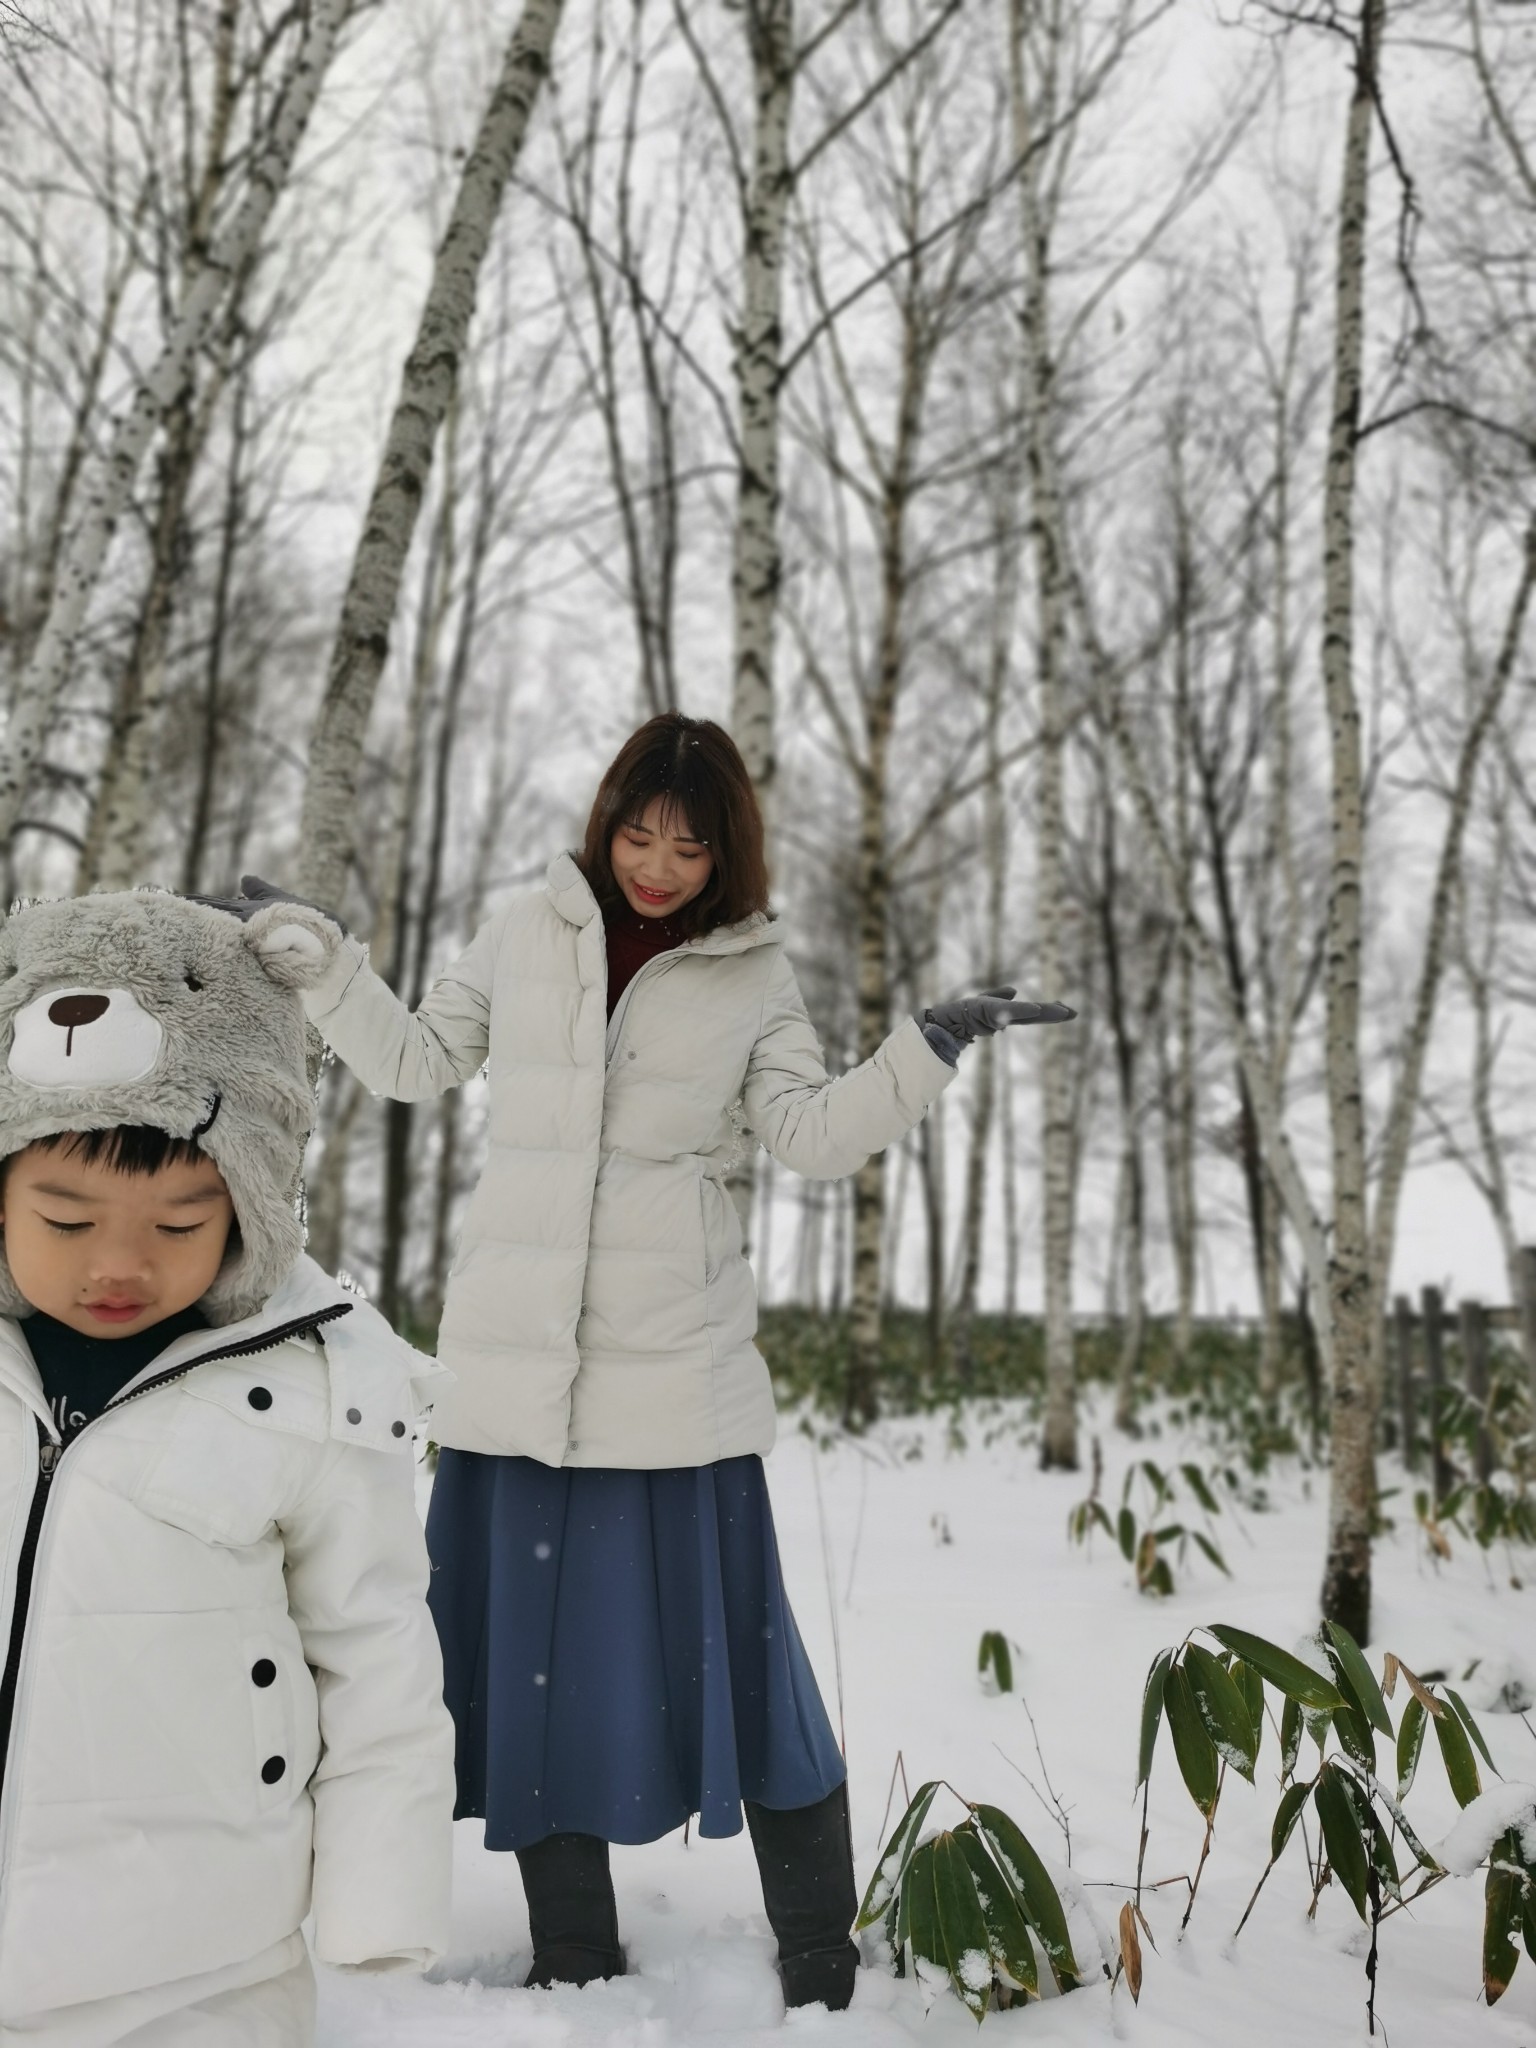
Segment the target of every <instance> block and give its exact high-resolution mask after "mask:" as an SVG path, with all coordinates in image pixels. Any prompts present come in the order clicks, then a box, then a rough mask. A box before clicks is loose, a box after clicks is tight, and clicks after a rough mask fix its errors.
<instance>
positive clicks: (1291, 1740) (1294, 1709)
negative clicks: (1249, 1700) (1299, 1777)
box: [1280, 1699, 1301, 1778]
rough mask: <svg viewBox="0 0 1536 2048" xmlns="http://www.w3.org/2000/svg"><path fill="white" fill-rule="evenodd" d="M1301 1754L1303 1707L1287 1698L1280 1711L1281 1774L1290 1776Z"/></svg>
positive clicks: (1286, 1776) (1284, 1776) (1285, 1776)
mask: <svg viewBox="0 0 1536 2048" xmlns="http://www.w3.org/2000/svg"><path fill="white" fill-rule="evenodd" d="M1300 1755H1301V1708H1300V1707H1299V1706H1298V1705H1297V1703H1296V1701H1295V1700H1293V1699H1287V1701H1286V1703H1285V1705H1284V1707H1283V1708H1282V1709H1281V1712H1280V1775H1281V1776H1282V1777H1283V1778H1288V1777H1289V1776H1290V1775H1291V1773H1292V1771H1294V1770H1295V1768H1296V1759H1297V1757H1299V1756H1300Z"/></svg>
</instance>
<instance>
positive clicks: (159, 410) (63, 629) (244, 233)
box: [0, 0, 351, 843]
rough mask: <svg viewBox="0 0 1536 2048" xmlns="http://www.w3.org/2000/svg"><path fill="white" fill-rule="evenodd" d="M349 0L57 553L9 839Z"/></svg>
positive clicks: (316, 33)
mask: <svg viewBox="0 0 1536 2048" xmlns="http://www.w3.org/2000/svg"><path fill="white" fill-rule="evenodd" d="M350 11H351V0H314V5H313V6H312V8H311V9H310V11H309V15H308V18H307V20H306V22H305V25H304V29H303V34H302V37H301V39H300V41H299V44H298V47H297V49H296V51H295V54H294V57H293V59H292V62H291V64H290V67H289V69H288V72H287V74H286V76H285V78H284V79H283V82H282V86H281V89H280V90H279V92H278V94H277V97H276V100H275V103H274V106H273V110H272V115H271V118H270V120H269V122H268V124H267V126H266V129H265V132H264V134H263V135H262V137H261V139H260V141H259V143H258V145H257V147H256V149H255V150H254V151H253V153H252V157H251V162H250V165H249V168H248V170H247V173H246V179H245V189H244V191H243V192H242V194H241V196H240V200H239V203H238V205H236V206H234V208H233V209H232V211H231V212H230V215H229V217H228V220H227V222H226V223H225V225H224V226H223V227H222V228H221V229H220V230H219V231H218V232H217V233H216V234H214V235H213V237H212V239H211V240H210V242H209V244H208V248H207V253H206V256H205V258H204V260H203V261H202V262H201V263H200V264H199V265H197V267H196V268H195V270H194V272H193V274H192V275H191V277H190V281H189V282H188V284H187V287H186V290H185V292H184V293H183V296H182V298H181V301H180V304H179V306H178V308H177V312H176V315H175V317H174V319H173V320H172V322H171V323H170V327H169V332H168V334H167V337H166V340H165V343H164V345H163V347H162V349H161V351H160V354H159V357H158V359H157V360H156V362H155V363H154V365H153V367H152V368H151V369H150V370H149V371H148V373H147V374H146V375H145V376H143V377H142V378H141V379H139V380H138V382H137V384H136V387H135V390H134V394H133V398H132V400H131V402H130V404H129V405H128V407H127V409H126V410H125V412H124V414H123V417H122V418H121V420H120V421H119V423H118V425H117V427H116V429H115V431H114V432H113V434H112V437H111V442H110V446H109V447H108V449H107V451H106V454H105V456H104V457H103V458H102V459H101V460H100V462H99V463H98V465H97V466H96V468H95V471H94V473H93V475H92V478H91V481H90V482H89V484H85V483H82V485H81V486H80V489H79V503H80V507H81V509H80V511H79V513H78V515H77V516H76V518H75V521H74V524H73V526H72V529H71V531H70V534H69V538H68V539H67V541H65V542H64V543H63V545H62V546H61V548H60V551H59V566H58V570H57V574H56V577H55V582H54V588H53V592H52V597H51V600H50V603H49V608H48V615H47V618H46V620H45V622H44V624H43V626H42V629H41V631H40V632H39V634H38V638H37V641H36V644H35V646H34V648H33V651H32V654H31V658H30V660H29V661H28V664H27V668H26V671H25V673H24V674H23V676H22V678H21V682H20V684H19V686H18V689H17V692H16V698H15V702H14V705H13V708H12V713H11V719H10V724H9V728H8V730H7V734H6V746H5V752H4V755H3V757H0V843H5V842H7V841H8V840H9V838H10V835H11V833H12V831H13V830H14V828H15V825H16V823H17V820H18V818H19V817H20V815H21V808H22V805H23V802H24V801H25V797H26V792H27V788H28V785H29V782H30V780H31V777H32V775H33V772H34V770H35V768H36V766H37V764H38V762H39V760H40V758H41V754H42V749H43V745H44V742H45V740H46V738H47V735H48V731H49V728H50V724H51V721H52V718H53V713H54V708H55V706H56V705H57V702H58V699H59V694H60V692H61V690H62V688H63V686H64V681H65V678H66V676H67V674H68V672H69V666H70V660H71V656H72V654H73V651H74V647H75V643H76V640H77V638H78V636H79V633H80V631H81V628H82V627H83V625H84V623H85V619H86V614H87V611H88V609H89V606H90V601H91V596H92V593H93V591H94V589H95V587H96V582H97V579H98V577H99V575H100V573H101V568H102V564H103V562H104V561H105V559H106V556H107V550H108V548H109V546H110V544H111V540H112V536H113V533H114V532H115V530H116V528H117V524H118V522H119V520H120V519H121V517H122V514H123V511H124V509H125V507H126V505H127V503H128V500H129V497H130V494H131V492H132V490H133V487H134V483H135V480H136V478H137V476H138V473H139V469H140V467H141V465H142V462H143V459H144V456H145V453H146V452H147V450H148V448H149V445H150V442H151V440H152V439H153V436H154V433H155V429H156V428H157V426H158V425H159V424H160V423H161V421H162V420H163V419H164V418H165V416H166V414H167V412H168V411H169V409H170V408H171V407H172V406H173V405H174V404H175V403H176V402H177V400H178V398H179V396H180V395H181V394H182V393H183V392H184V391H185V390H186V388H187V385H188V381H189V379H190V378H191V377H192V375H193V372H194V367H195V365H196V363H197V360H198V357H199V354H200V353H201V351H202V349H203V348H204V346H205V345H206V342H207V339H208V336H209V334H210V333H211V332H212V330H213V328H214V325H215V323H216V322H217V320H218V318H219V315H220V311H221V308H222V307H223V306H224V304H225V302H226V299H227V296H228V293H229V290H230V287H231V283H232V281H233V280H234V279H235V278H237V277H239V276H240V275H241V274H242V273H243V271H244V270H245V268H246V266H247V265H248V264H249V263H250V261H251V260H252V257H253V254H254V252H255V250H256V249H257V247H258V246H259V244H260V240H261V236H262V233H263V230H264V229H265V227H266V224H267V221H268V220H269V218H270V216H271V213H272V209H273V207H274V206H275V205H276V203H277V200H278V198H279V196H280V194H281V192H282V190H283V187H284V185H285V184H286V182H287V179H288V175H289V173H290V171H291V169H292V166H293V161H294V158H295V156H296V154H297V152H298V149H299V145H300V143H301V141H302V140H303V137H304V132H305V129H306V128H307V126H308V123H309V119H310V116H311V114H312V112H313V110H314V106H315V102H316V100H317V98H318V96H319V93H320V89H321V86H322V84H323V82H324V78H325V74H326V70H327V67H328V65H329V63H330V60H331V58H332V56H333V54H334V52H335V49H336V44H337V40H338V37H339V36H340V34H341V31H342V28H343V27H344V25H345V23H346V20H347V17H348V15H349V13H350Z"/></svg>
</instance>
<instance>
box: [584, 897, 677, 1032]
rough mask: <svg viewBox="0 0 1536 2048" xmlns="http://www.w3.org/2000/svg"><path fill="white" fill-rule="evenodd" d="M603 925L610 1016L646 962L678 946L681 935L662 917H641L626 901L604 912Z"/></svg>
mask: <svg viewBox="0 0 1536 2048" xmlns="http://www.w3.org/2000/svg"><path fill="white" fill-rule="evenodd" d="M603 925H604V928H605V930H606V931H607V934H608V1014H609V1016H610V1017H611V1016H612V1015H613V1012H614V1009H615V1006H616V1005H617V1003H618V1000H619V997H620V996H621V995H623V993H624V991H625V989H627V988H628V987H629V984H630V983H631V982H632V981H633V980H634V978H635V976H636V975H637V974H638V973H639V972H640V969H641V968H642V967H643V966H644V965H645V963H646V961H647V960H654V959H655V958H656V956H657V955H658V954H659V953H670V952H671V951H672V948H673V947H674V946H680V945H682V943H683V934H682V933H681V932H679V931H675V930H674V929H673V927H672V926H671V925H670V924H668V922H667V920H666V919H665V918H664V917H642V916H641V915H640V913H639V912H638V911H635V910H631V909H630V907H629V905H628V904H627V903H620V904H619V905H618V906H617V907H616V908H615V909H612V910H608V911H605V912H604V913H603Z"/></svg>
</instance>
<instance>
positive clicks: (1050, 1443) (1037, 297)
mask: <svg viewBox="0 0 1536 2048" xmlns="http://www.w3.org/2000/svg"><path fill="white" fill-rule="evenodd" d="M1024 16H1025V0H1011V7H1010V35H1009V71H1010V85H1011V100H1012V115H1013V144H1014V153H1015V156H1016V157H1017V159H1018V161H1019V165H1020V171H1019V195H1020V203H1021V211H1022V235H1023V244H1024V250H1023V254H1024V279H1025V283H1024V308H1023V319H1022V325H1023V330H1024V343H1023V347H1024V376H1023V389H1024V404H1025V409H1026V412H1027V416H1028V420H1029V431H1028V441H1027V447H1026V455H1025V461H1026V468H1027V471H1028V476H1029V492H1030V510H1029V524H1030V538H1031V542H1032V545H1033V552H1034V565H1035V582H1036V593H1035V595H1036V604H1037V608H1038V627H1037V631H1038V650H1037V662H1038V692H1039V725H1040V768H1039V777H1038V781H1037V785H1036V802H1037V805H1038V821H1037V822H1038V833H1037V838H1036V863H1035V894H1036V925H1035V930H1036V940H1035V945H1036V951H1035V961H1034V968H1033V975H1034V982H1035V986H1036V987H1037V989H1038V991H1039V995H1040V998H1041V1000H1042V1001H1046V1002H1053V1001H1056V1000H1057V999H1058V998H1060V997H1061V996H1062V995H1063V994H1064V990H1063V987H1062V972H1063V959H1062V939H1063V933H1062V911H1063V898H1064V891H1065V887H1066V877H1065V873H1064V870H1063V862H1062V848H1063V845H1064V843H1065V825H1066V819H1065V812H1066V798H1065V764H1064V756H1065V750H1066V730H1065V722H1064V719H1063V716H1062V690H1063V684H1064V675H1063V671H1064V668H1065V657H1066V633H1067V588H1066V563H1065V555H1064V550H1063V538H1064V534H1063V518H1064V507H1063V505H1062V501H1061V494H1060V485H1059V480H1058V477H1057V471H1056V458H1055V447H1054V444H1053V438H1052V436H1053V428H1054V406H1055V392H1054V390H1053V377H1052V363H1051V335H1050V303H1049V296H1048V286H1047V272H1048V263H1049V248H1048V239H1049V237H1048V227H1047V222H1046V219H1045V214H1044V209H1043V207H1042V203H1041V194H1040V189H1039V179H1040V161H1039V156H1038V154H1037V151H1036V148H1035V142H1036V137H1035V132H1034V110H1033V108H1032V107H1031V105H1030V98H1029V83H1028V80H1027V78H1026V75H1025V59H1024V38H1025V20H1024ZM1039 1041H1040V1100H1041V1113H1042V1132H1041V1137H1042V1159H1043V1167H1044V1203H1043V1223H1044V1230H1043V1235H1044V1239H1045V1376H1046V1390H1045V1415H1044V1418H1043V1422H1042V1427H1041V1433H1040V1462H1041V1464H1042V1465H1043V1466H1045V1467H1047V1468H1050V1467H1053V1466H1054V1467H1060V1468H1062V1469H1064V1470H1069V1471H1071V1470H1076V1467H1077V1389H1076V1379H1077V1372H1076V1356H1075V1347H1074V1342H1073V1330H1072V1231H1073V1221H1074V1218H1073V1207H1074V1204H1073V1161H1072V1150H1073V1142H1074V1132H1073V1125H1072V1082H1071V1072H1070V1066H1069V1060H1070V1047H1069V1046H1068V1043H1067V1040H1066V1038H1065V1037H1064V1036H1063V1035H1062V1034H1061V1033H1060V1032H1057V1031H1042V1032H1041V1033H1040V1034H1039Z"/></svg>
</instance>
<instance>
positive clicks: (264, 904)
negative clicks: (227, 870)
mask: <svg viewBox="0 0 1536 2048" xmlns="http://www.w3.org/2000/svg"><path fill="white" fill-rule="evenodd" d="M190 900H191V901H192V902H193V903H206V904H207V906H208V908H209V909H210V910H227V911H228V912H229V914H230V916H231V917H238V918H239V919H240V922H241V923H242V924H249V923H250V921H251V919H252V918H253V917H254V916H255V915H256V913H257V912H258V911H259V910H270V908H271V907H272V905H273V904H274V903H296V904H298V906H299V908H300V909H301V910H314V911H318V912H319V914H320V916H321V917H323V918H325V919H326V920H327V921H328V922H329V923H331V924H333V925H335V927H336V929H337V931H339V932H340V933H341V936H342V937H343V938H345V937H346V936H347V928H346V926H345V925H344V924H343V923H342V921H341V919H340V918H339V917H338V916H337V915H336V913H335V911H334V910H330V909H328V908H327V907H326V905H325V904H323V903H311V902H310V900H309V898H308V897H307V896H295V895H294V894H293V893H292V892H291V891H290V890H288V889H280V888H279V887H278V886H277V884H276V882H264V881H263V880H262V879H261V876H260V875H242V876H241V877H240V894H239V895H238V896H194V897H192V898H191V899H190Z"/></svg>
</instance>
